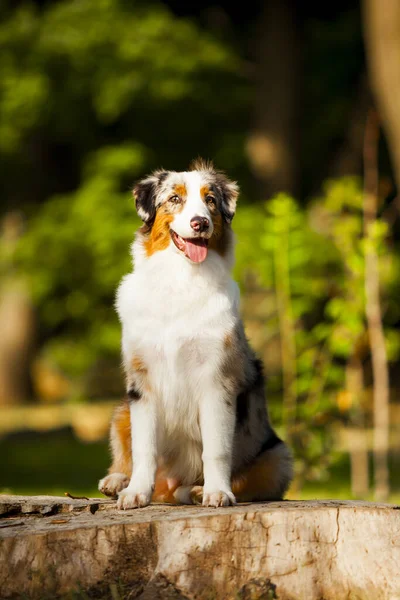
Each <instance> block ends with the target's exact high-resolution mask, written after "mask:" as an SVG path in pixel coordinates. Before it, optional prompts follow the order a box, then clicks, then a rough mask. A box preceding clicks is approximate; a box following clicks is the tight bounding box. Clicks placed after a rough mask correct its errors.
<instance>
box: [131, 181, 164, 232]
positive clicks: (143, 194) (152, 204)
mask: <svg viewBox="0 0 400 600" xmlns="http://www.w3.org/2000/svg"><path fill="white" fill-rule="evenodd" d="M166 177H168V171H158V172H155V173H154V174H153V175H151V176H150V177H147V178H146V179H142V181H139V182H138V183H137V184H136V185H135V187H134V188H133V195H134V197H135V204H136V210H137V212H138V215H139V217H140V218H141V219H142V221H144V223H146V225H148V226H149V227H151V225H152V224H153V221H154V219H155V216H156V193H157V189H158V188H159V186H160V185H161V183H162V182H163V181H164V180H165V179H166Z"/></svg>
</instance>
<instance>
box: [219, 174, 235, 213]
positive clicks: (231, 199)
mask: <svg viewBox="0 0 400 600" xmlns="http://www.w3.org/2000/svg"><path fill="white" fill-rule="evenodd" d="M216 183H217V189H218V192H219V194H218V195H219V197H220V210H221V214H222V216H223V217H224V219H225V221H226V222H227V223H231V222H232V219H233V217H234V216H235V212H236V203H237V199H238V196H239V186H238V185H237V183H236V182H235V181H230V180H229V179H228V178H227V177H226V176H225V175H224V174H223V173H216Z"/></svg>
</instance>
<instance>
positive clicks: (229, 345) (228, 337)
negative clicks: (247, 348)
mask: <svg viewBox="0 0 400 600" xmlns="http://www.w3.org/2000/svg"><path fill="white" fill-rule="evenodd" d="M232 345H233V337H232V334H231V333H227V334H225V337H224V348H225V350H229V348H232Z"/></svg>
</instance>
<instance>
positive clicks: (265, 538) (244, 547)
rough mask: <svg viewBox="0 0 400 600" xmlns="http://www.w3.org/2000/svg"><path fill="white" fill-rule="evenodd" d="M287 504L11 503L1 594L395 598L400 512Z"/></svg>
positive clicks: (3, 509) (204, 599)
mask: <svg viewBox="0 0 400 600" xmlns="http://www.w3.org/2000/svg"><path fill="white" fill-rule="evenodd" d="M399 508H400V507H398V506H394V505H387V504H373V503H368V502H340V501H333V500H332V501H305V502H298V501H285V502H269V503H253V504H241V505H238V506H235V507H229V508H220V509H209V508H202V507H193V506H180V507H175V506H166V505H152V506H149V507H147V508H144V509H139V510H134V511H126V512H123V511H118V510H117V509H116V505H115V502H113V501H111V500H103V499H90V500H88V501H86V500H80V499H77V500H74V499H71V498H56V497H46V496H38V497H20V496H0V597H1V598H4V599H5V598H35V599H39V598H40V599H41V600H49V599H51V598H60V597H63V596H65V597H68V598H77V599H80V598H107V599H108V598H112V599H113V600H118V599H119V600H123V599H130V600H134V599H136V598H138V599H141V600H152V599H160V600H161V599H164V598H168V599H190V600H192V599H193V600H195V599H196V600H197V599H198V600H211V599H218V600H219V599H223V600H225V599H226V600H228V599H234V600H256V599H260V600H269V599H274V598H276V599H280V600H303V599H304V600H321V599H324V600H338V599H343V598H346V599H354V600H355V599H357V600H364V599H365V600H389V599H390V600H394V599H396V598H400V571H399V564H400V511H399Z"/></svg>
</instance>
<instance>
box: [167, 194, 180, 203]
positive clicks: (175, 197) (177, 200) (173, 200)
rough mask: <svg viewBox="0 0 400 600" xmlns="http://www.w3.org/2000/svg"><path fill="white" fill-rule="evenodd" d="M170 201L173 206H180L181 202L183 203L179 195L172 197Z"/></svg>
mask: <svg viewBox="0 0 400 600" xmlns="http://www.w3.org/2000/svg"><path fill="white" fill-rule="evenodd" d="M169 201H170V202H172V203H173V204H179V203H180V202H182V199H181V197H180V196H178V195H177V194H174V195H173V196H171V197H170V199H169Z"/></svg>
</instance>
